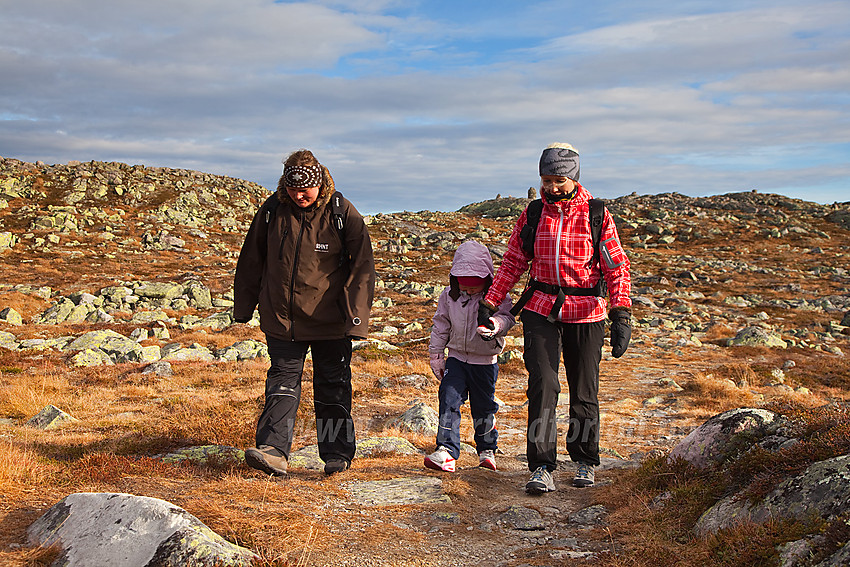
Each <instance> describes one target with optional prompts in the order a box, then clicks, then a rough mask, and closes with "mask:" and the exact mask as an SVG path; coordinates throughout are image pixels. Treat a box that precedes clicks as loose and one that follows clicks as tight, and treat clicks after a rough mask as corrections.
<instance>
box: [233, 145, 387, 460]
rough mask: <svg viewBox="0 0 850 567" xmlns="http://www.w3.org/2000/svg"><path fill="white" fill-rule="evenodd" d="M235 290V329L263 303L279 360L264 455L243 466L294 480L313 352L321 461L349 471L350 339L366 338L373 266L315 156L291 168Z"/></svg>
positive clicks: (254, 451) (260, 430) (295, 158)
mask: <svg viewBox="0 0 850 567" xmlns="http://www.w3.org/2000/svg"><path fill="white" fill-rule="evenodd" d="M233 287H234V307H233V317H234V319H235V320H236V321H237V322H240V323H246V322H248V321H250V320H251V318H252V317H253V314H254V308H255V307H257V305H258V304H259V313H260V328H261V329H262V331H263V332H264V333H265V335H266V342H267V344H268V347H269V357H270V358H271V366H270V368H269V370H268V374H267V378H266V389H265V405H264V407H263V413H262V415H261V416H260V419H259V421H258V423H257V435H256V444H257V447H256V448H251V449H248V450H247V451H245V462H246V463H247V464H248V465H249V466H251V467H253V468H256V469H259V470H262V471H264V472H266V473H268V474H275V475H282V474H285V473H286V468H287V461H288V459H289V452H290V449H291V446H292V436H293V430H294V427H295V417H296V413H297V410H298V404H299V401H300V399H301V375H302V373H303V370H304V361H305V359H306V356H307V349H308V348H309V349H310V351H311V352H312V355H313V403H314V408H315V413H316V433H317V437H318V444H319V456H320V457H321V458H322V460H323V461H324V462H325V473H327V474H333V473H336V472H340V471H343V470H345V469H347V468H348V467H349V466H350V464H351V459H352V458H353V457H354V450H355V441H354V422H353V420H352V418H351V340H352V339H353V338H365V337H366V335H367V333H368V329H369V311H370V309H371V306H372V298H373V295H374V288H375V262H374V258H373V256H372V244H371V241H370V239H369V232H368V231H367V229H366V224H365V223H364V221H363V217H362V216H361V215H360V213H359V212H357V209H355V208H354V206H353V205H352V204H351V203H350V202H348V200H346V199H345V198H344V197H342V195H341V194H340V193H338V192H336V191H335V188H334V182H333V178H331V175H330V172H329V171H328V169H327V168H326V167H325V166H323V165H321V164H320V163H319V161H318V160H317V159H316V158H315V156H313V154H312V153H311V152H310V151H309V150H299V151H297V152H294V153H293V154H291V155H290V156H289V157H288V158H287V159H286V160H285V162H284V170H283V175H281V177H280V181H279V182H278V187H277V192H276V193H275V194H274V195H272V196H271V197H269V198H268V199H267V200H266V202H265V203H263V205H262V206H261V207H260V210H259V211H258V212H257V214H256V215H255V216H254V220H253V222H252V223H251V227H250V228H249V229H248V234H247V235H246V236H245V242H244V244H243V245H242V251H241V252H240V254H239V261H238V262H237V264H236V276H235V279H234V286H233Z"/></svg>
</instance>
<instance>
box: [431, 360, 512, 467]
mask: <svg viewBox="0 0 850 567" xmlns="http://www.w3.org/2000/svg"><path fill="white" fill-rule="evenodd" d="M498 375H499V365H498V364H467V363H466V362H461V361H459V360H458V359H456V358H454V357H451V356H450V357H449V358H448V359H446V372H445V375H444V376H443V379H442V380H441V381H440V392H439V397H440V424H439V427H438V429H437V445H442V446H443V447H445V448H446V449H448V450H449V453H451V455H452V457H454V458H455V459H457V458H459V457H460V408H461V406H462V405H463V403H464V402H465V401H466V400H467V399H469V410H470V413H471V414H472V424H473V427H474V428H475V448H476V449H477V450H478V452H479V453H480V452H481V451H486V450H488V449H490V450H492V451H495V450H496V446H497V445H496V441H497V439H498V438H499V432H498V431H496V415H495V414H496V411H498V409H499V404H497V403H496V378H497V376H498Z"/></svg>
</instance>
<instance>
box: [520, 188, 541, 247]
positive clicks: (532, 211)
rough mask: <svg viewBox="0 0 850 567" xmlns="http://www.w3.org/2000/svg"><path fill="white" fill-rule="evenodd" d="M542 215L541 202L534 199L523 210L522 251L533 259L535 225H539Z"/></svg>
mask: <svg viewBox="0 0 850 567" xmlns="http://www.w3.org/2000/svg"><path fill="white" fill-rule="evenodd" d="M542 214H543V200H542V199H535V200H533V201H532V202H530V203H529V204H528V207H526V209H525V226H524V227H522V230H520V233H519V236H520V238H521V239H522V249H523V250H525V252H526V253H527V254H528V255H529V256H531V257H532V258H533V257H534V239H535V238H536V237H537V225H538V224H539V223H540V215H542Z"/></svg>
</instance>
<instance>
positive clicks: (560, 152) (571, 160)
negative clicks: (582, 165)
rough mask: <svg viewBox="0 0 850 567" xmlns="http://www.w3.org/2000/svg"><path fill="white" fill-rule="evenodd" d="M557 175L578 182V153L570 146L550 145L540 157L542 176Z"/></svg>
mask: <svg viewBox="0 0 850 567" xmlns="http://www.w3.org/2000/svg"><path fill="white" fill-rule="evenodd" d="M544 175H556V176H558V177H569V178H570V179H572V180H573V181H578V175H579V163H578V151H576V149H575V148H574V147H572V146H571V145H569V144H559V143H556V144H550V145H549V147H547V148H546V149H545V150H543V154H542V155H541V156H540V176H541V177H543V176H544Z"/></svg>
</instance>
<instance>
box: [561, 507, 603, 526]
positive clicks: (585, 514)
mask: <svg viewBox="0 0 850 567" xmlns="http://www.w3.org/2000/svg"><path fill="white" fill-rule="evenodd" d="M607 515H608V510H607V509H606V508H605V506H603V505H602V504H595V505H593V506H588V507H587V508H582V509H581V510H578V511H576V512H573V513H572V514H570V515H569V516H568V517H567V521H569V522H570V523H572V524H581V525H584V526H598V525H602V524H604V523H605V516H607Z"/></svg>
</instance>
